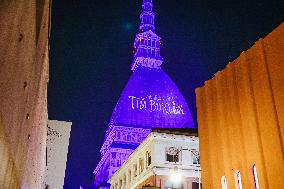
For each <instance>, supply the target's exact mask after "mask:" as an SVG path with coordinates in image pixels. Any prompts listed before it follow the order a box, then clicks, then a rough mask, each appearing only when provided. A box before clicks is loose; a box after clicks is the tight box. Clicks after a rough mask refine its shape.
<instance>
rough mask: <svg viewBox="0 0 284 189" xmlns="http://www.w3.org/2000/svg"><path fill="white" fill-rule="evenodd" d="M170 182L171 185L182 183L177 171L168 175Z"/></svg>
mask: <svg viewBox="0 0 284 189" xmlns="http://www.w3.org/2000/svg"><path fill="white" fill-rule="evenodd" d="M170 180H171V182H172V183H173V184H180V183H181V181H182V175H181V174H180V173H179V172H178V171H177V170H175V171H173V172H172V174H171V175H170Z"/></svg>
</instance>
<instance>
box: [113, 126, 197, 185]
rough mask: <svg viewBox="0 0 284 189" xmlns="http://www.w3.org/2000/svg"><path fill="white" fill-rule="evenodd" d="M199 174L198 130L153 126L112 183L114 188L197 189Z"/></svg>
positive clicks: (115, 175)
mask: <svg viewBox="0 0 284 189" xmlns="http://www.w3.org/2000/svg"><path fill="white" fill-rule="evenodd" d="M114 155H115V154H114ZM200 175H201V174H200V165H199V140H198V137H197V132H196V130H194V129H154V130H153V131H152V132H151V133H150V134H149V135H148V136H147V137H146V139H145V140H144V141H143V142H142V143H141V144H140V145H139V146H138V147H137V148H136V149H135V150H134V151H133V153H132V154H131V155H130V156H129V157H128V159H127V160H126V161H125V162H124V163H123V164H122V166H121V167H120V168H119V169H118V170H117V171H116V172H115V173H114V174H113V176H112V177H111V178H110V180H109V183H110V184H111V189H141V188H142V187H145V186H146V187H147V186H148V187H158V188H161V189H163V188H183V189H194V188H199V187H200V184H199V182H200V181H201V179H200Z"/></svg>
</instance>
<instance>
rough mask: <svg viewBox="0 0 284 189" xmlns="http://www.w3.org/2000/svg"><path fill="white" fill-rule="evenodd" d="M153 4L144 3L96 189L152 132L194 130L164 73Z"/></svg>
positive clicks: (146, 0)
mask: <svg viewBox="0 0 284 189" xmlns="http://www.w3.org/2000/svg"><path fill="white" fill-rule="evenodd" d="M154 18H155V15H154V13H153V2H152V0H143V2H142V12H141V14H140V19H141V24H140V27H139V29H140V33H138V34H137V35H136V37H135V41H134V59H133V62H132V65H131V70H132V71H133V73H132V74H131V76H130V78H129V80H128V83H127V85H126V86H125V88H124V90H123V92H122V94H121V96H120V98H119V100H118V102H117V104H116V106H115V108H114V110H113V114H112V116H111V119H110V122H109V124H108V127H107V131H106V134H105V141H104V143H103V145H102V147H101V150H100V152H101V160H100V162H99V163H98V165H97V166H96V168H95V170H94V173H95V182H94V184H95V186H96V187H100V189H107V188H109V184H108V183H107V181H108V180H109V178H110V177H111V176H112V175H113V174H114V172H115V171H116V170H117V169H118V168H119V167H120V166H121V165H122V164H123V162H124V161H125V160H126V159H127V158H128V156H129V155H130V154H131V153H132V152H133V150H135V148H136V147H137V146H138V145H139V144H140V143H141V141H143V140H144V139H145V138H146V137H147V135H148V134H149V133H150V132H151V129H153V128H194V124H193V120H192V117H191V113H190V110H189V108H188V105H187V103H186V101H185V99H184V98H183V96H182V94H181V93H180V91H179V89H178V87H177V86H176V85H175V83H174V82H173V81H172V80H171V78H170V77H169V76H168V75H167V74H166V73H165V72H164V71H163V69H161V65H162V63H163V57H162V56H161V55H160V45H161V42H160V41H161V38H160V37H159V36H158V35H157V34H156V33H155V25H154Z"/></svg>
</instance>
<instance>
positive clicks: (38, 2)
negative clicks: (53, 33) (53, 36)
mask: <svg viewBox="0 0 284 189" xmlns="http://www.w3.org/2000/svg"><path fill="white" fill-rule="evenodd" d="M49 6H50V2H49V0H2V1H0V189H17V188H25V189H40V188H44V174H45V149H46V132H47V131H46V125H47V82H48V33H49V32H48V28H49V17H50V16H49V9H50V8H49Z"/></svg>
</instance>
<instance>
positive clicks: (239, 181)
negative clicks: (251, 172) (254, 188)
mask: <svg viewBox="0 0 284 189" xmlns="http://www.w3.org/2000/svg"><path fill="white" fill-rule="evenodd" d="M235 186H236V189H243V185H242V178H241V173H240V171H236V173H235Z"/></svg>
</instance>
